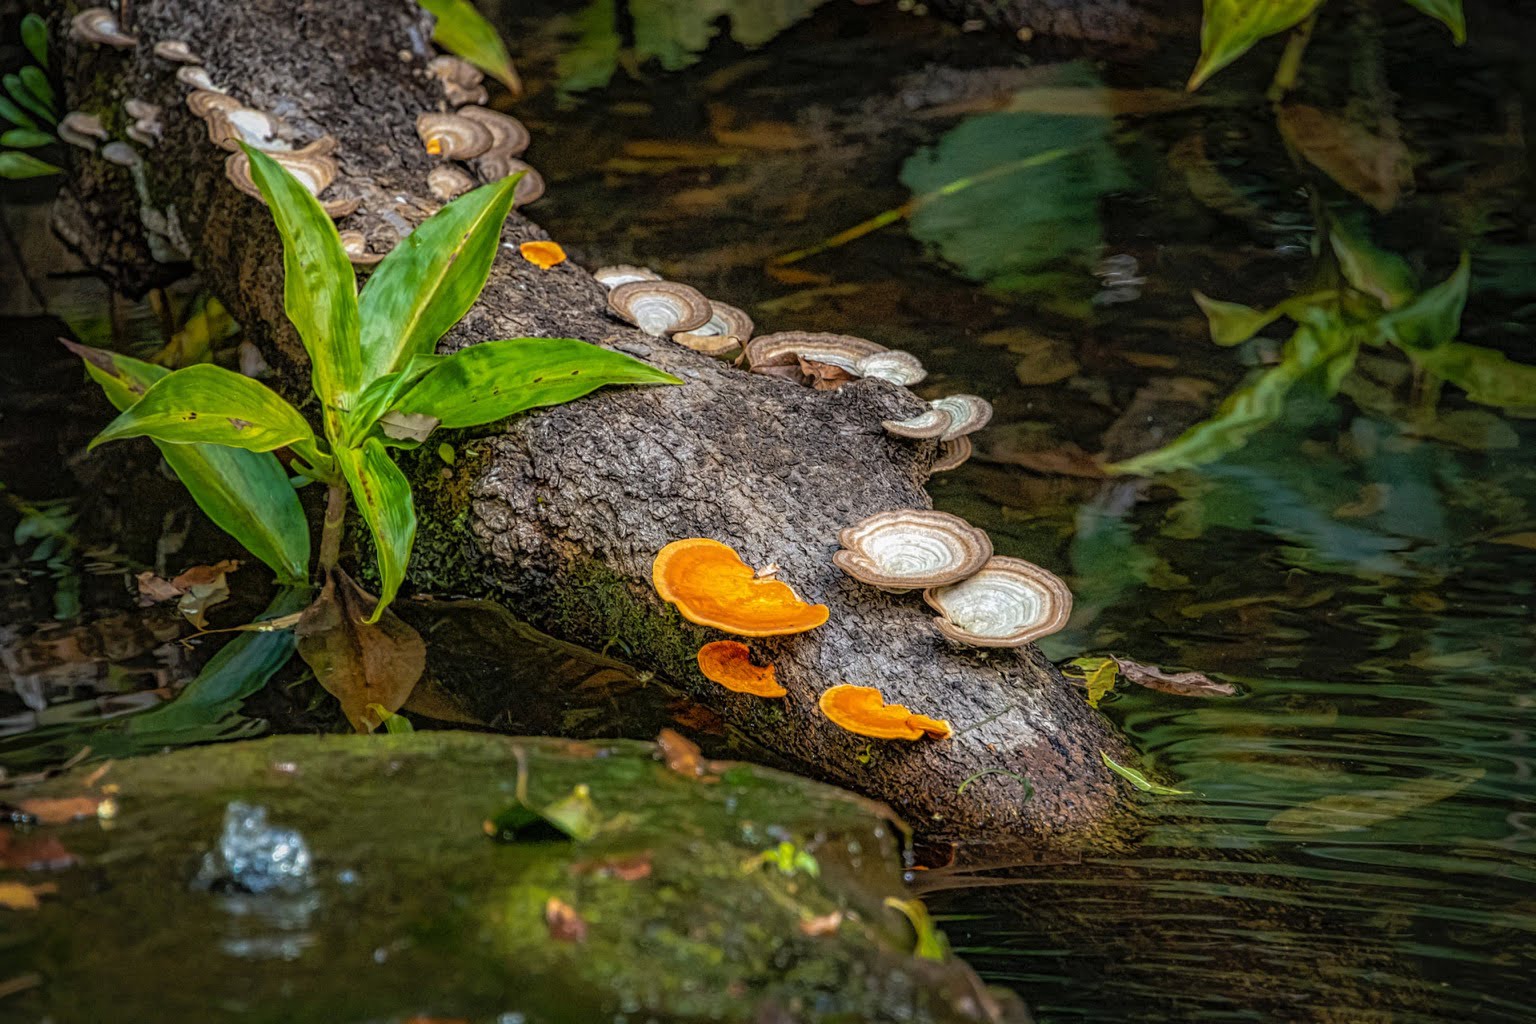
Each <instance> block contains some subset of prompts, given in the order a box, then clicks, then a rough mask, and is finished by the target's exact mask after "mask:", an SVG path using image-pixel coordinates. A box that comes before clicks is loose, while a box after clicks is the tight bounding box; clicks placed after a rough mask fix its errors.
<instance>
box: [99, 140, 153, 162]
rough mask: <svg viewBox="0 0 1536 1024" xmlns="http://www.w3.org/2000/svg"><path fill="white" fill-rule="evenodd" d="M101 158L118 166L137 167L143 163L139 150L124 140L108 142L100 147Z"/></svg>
mask: <svg viewBox="0 0 1536 1024" xmlns="http://www.w3.org/2000/svg"><path fill="white" fill-rule="evenodd" d="M101 158H102V159H103V160H105V161H106V162H107V163H109V164H117V165H118V166H119V167H138V166H139V165H141V164H142V163H144V158H143V157H141V156H139V151H138V150H136V149H134V148H133V147H132V146H130V145H128V143H126V142H109V143H107V144H106V145H105V146H102V147H101Z"/></svg>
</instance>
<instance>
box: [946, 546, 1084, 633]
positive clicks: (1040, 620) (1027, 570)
mask: <svg viewBox="0 0 1536 1024" xmlns="http://www.w3.org/2000/svg"><path fill="white" fill-rule="evenodd" d="M923 600H924V601H927V602H928V606H929V607H930V608H932V609H933V610H934V611H936V612H938V613H939V617H938V618H936V619H934V620H933V621H934V624H935V625H937V626H938V627H939V632H940V633H943V634H944V635H945V636H947V637H949V639H951V640H953V641H955V642H956V643H960V644H969V645H971V646H973V647H1022V646H1024V645H1025V644H1027V643H1029V642H1030V641H1031V640H1038V639H1040V638H1041V637H1043V636H1049V635H1050V634H1052V633H1055V632H1056V631H1057V630H1059V629H1061V628H1062V627H1063V626H1065V625H1066V624H1067V619H1068V618H1069V617H1070V616H1071V614H1072V591H1071V590H1069V589H1068V588H1067V585H1066V583H1065V582H1063V581H1062V580H1061V578H1060V577H1058V576H1056V575H1055V574H1054V573H1051V572H1048V571H1047V570H1045V569H1042V568H1040V567H1039V566H1038V565H1035V564H1034V563H1033V562H1026V561H1024V560H1023V559H1022V558H1007V557H1004V556H1001V555H999V556H998V557H996V558H993V559H992V560H991V561H989V562H988V563H987V564H986V565H985V566H983V567H982V569H981V571H980V572H978V573H976V574H975V575H974V576H972V577H970V578H969V579H965V580H961V581H960V582H959V583H954V584H950V585H949V586H944V587H933V588H930V589H928V590H925V591H923Z"/></svg>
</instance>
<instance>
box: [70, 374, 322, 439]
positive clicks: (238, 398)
mask: <svg viewBox="0 0 1536 1024" xmlns="http://www.w3.org/2000/svg"><path fill="white" fill-rule="evenodd" d="M129 437H152V438H154V439H155V440H157V441H165V442H168V443H170V444H218V445H225V446H228V447H230V448H240V449H243V450H245V451H250V452H270V451H273V450H275V449H278V448H284V447H288V446H290V445H291V446H294V447H301V446H305V444H306V442H307V443H308V446H309V447H313V445H314V431H312V430H311V429H310V426H309V423H308V422H307V421H306V420H305V419H304V417H303V416H301V415H299V411H298V410H297V409H295V408H294V407H293V406H291V405H289V404H288V403H287V402H285V401H283V400H282V398H280V397H279V396H278V394H277V392H275V391H273V390H272V389H271V388H269V387H267V386H266V385H265V384H262V383H260V382H258V381H254V380H251V378H249V377H246V376H243V375H241V374H238V373H235V372H234V371H233V370H226V369H224V368H223V367H222V366H214V365H213V364H211V363H199V364H198V365H196V366H189V367H187V368H186V369H184V370H176V371H175V372H173V373H170V374H168V375H166V376H164V377H162V378H160V379H159V380H157V381H155V383H154V384H152V385H150V387H149V390H148V391H146V392H144V397H142V398H140V399H139V400H138V401H137V402H135V403H134V404H133V405H132V406H130V407H129V408H127V409H126V410H124V411H123V412H122V413H120V414H118V417H117V419H115V420H113V421H112V422H111V423H109V424H107V426H106V428H105V429H104V430H102V432H101V433H100V434H97V435H96V437H95V438H93V439H92V441H91V443H90V448H93V449H94V448H96V447H98V446H100V445H103V444H106V443H107V442H108V441H119V440H122V439H124V438H129Z"/></svg>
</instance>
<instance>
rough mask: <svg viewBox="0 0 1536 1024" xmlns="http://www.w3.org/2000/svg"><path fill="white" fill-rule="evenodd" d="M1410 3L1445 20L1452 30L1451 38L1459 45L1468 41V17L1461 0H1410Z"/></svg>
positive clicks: (1434, 16)
mask: <svg viewBox="0 0 1536 1024" xmlns="http://www.w3.org/2000/svg"><path fill="white" fill-rule="evenodd" d="M1408 3H1409V4H1411V5H1413V6H1414V7H1417V8H1418V9H1419V10H1421V11H1423V12H1424V13H1425V14H1427V15H1429V16H1430V17H1431V18H1434V19H1435V20H1436V21H1439V22H1443V23H1444V24H1445V27H1446V28H1448V29H1450V30H1451V38H1452V39H1454V40H1455V41H1456V45H1457V46H1460V45H1461V44H1462V43H1465V42H1466V41H1467V17H1466V15H1465V14H1464V13H1463V12H1462V9H1461V0H1408Z"/></svg>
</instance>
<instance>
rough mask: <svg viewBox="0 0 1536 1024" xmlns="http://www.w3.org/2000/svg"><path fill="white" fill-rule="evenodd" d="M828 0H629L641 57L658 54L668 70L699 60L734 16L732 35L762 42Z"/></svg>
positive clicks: (743, 40) (752, 42) (756, 43)
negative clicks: (723, 25)
mask: <svg viewBox="0 0 1536 1024" xmlns="http://www.w3.org/2000/svg"><path fill="white" fill-rule="evenodd" d="M825 2H826V0H688V2H685V3H679V2H678V0H629V2H628V3H627V4H625V10H626V11H627V12H628V14H629V18H630V21H631V23H632V24H633V26H634V49H635V56H636V58H637V59H639V60H649V59H650V58H652V57H654V58H656V59H657V61H659V62H660V64H661V66H662V67H663V68H664V69H666V70H667V71H681V70H682V69H683V68H686V67H689V66H690V65H692V64H695V63H697V62H698V60H699V58H700V57H701V56H702V55H703V53H704V51H705V50H707V49H708V48H709V45H710V42H711V40H713V39H714V37H715V35H716V34H717V31H718V30H717V28H716V26H717V25H719V24H720V22H721V21H722V19H725V18H729V19H730V37H731V39H732V40H733V41H735V42H737V43H740V44H741V45H742V46H745V47H749V48H750V47H755V46H761V45H762V44H764V43H766V42H768V41H769V40H770V39H772V38H773V37H774V36H776V35H778V34H779V33H780V32H782V31H784V30H785V29H786V28H789V27H790V26H791V25H793V24H795V23H796V22H797V21H800V20H801V19H802V18H804V17H806V16H807V15H808V14H810V13H811V12H812V11H814V10H815V9H816V8H817V7H819V6H821V4H823V3H825Z"/></svg>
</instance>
